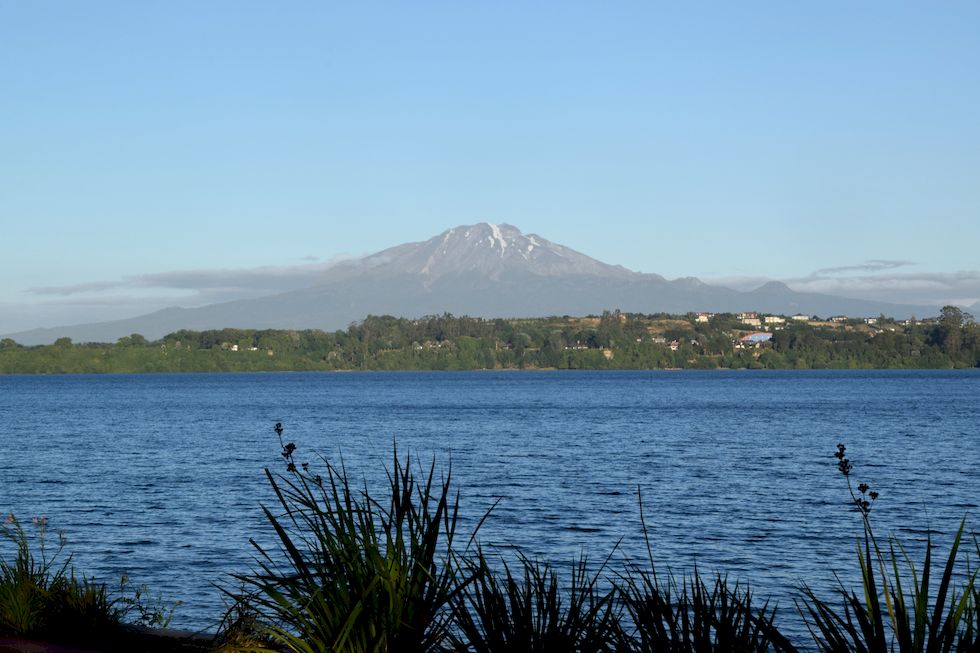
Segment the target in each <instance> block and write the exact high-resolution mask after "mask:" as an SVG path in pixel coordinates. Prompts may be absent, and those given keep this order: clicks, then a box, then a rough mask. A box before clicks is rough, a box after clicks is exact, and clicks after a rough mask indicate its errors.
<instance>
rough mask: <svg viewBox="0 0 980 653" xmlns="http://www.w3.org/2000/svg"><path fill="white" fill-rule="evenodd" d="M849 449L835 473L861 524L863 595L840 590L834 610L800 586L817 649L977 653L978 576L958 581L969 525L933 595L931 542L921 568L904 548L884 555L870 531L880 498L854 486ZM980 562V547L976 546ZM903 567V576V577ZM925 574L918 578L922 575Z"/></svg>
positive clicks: (891, 547)
mask: <svg viewBox="0 0 980 653" xmlns="http://www.w3.org/2000/svg"><path fill="white" fill-rule="evenodd" d="M845 451H846V448H845V447H844V445H843V444H839V445H837V453H836V454H835V456H836V457H837V460H838V463H837V466H838V469H839V470H840V472H841V473H842V474H843V475H844V477H845V478H846V479H847V488H848V491H849V493H850V495H851V499H852V502H853V503H854V505H855V507H856V508H857V510H858V511H859V512H860V514H861V518H862V521H863V524H864V543H863V547H861V546H860V545H859V549H858V550H859V554H860V555H859V556H858V561H859V563H860V566H861V585H862V590H863V591H862V595H861V596H859V595H857V594H855V593H854V592H853V591H849V590H847V589H846V588H844V587H843V585H841V586H840V587H839V588H838V590H837V593H838V594H839V597H840V598H841V599H842V603H843V604H842V608H841V609H835V608H834V607H833V606H832V605H831V604H830V603H829V602H826V601H824V600H822V599H820V598H818V597H817V596H816V595H815V594H814V592H813V591H812V590H811V589H810V588H809V587H808V586H806V585H804V586H803V588H802V589H803V594H804V603H803V605H802V606H801V607H800V612H801V614H803V616H804V618H805V619H807V626H808V628H809V629H810V632H811V634H812V635H813V639H814V642H815V643H816V645H817V647H818V649H819V650H820V651H824V652H826V653H830V652H832V651H833V652H838V651H857V652H861V653H863V652H865V651H867V652H869V653H878V652H881V653H884V652H885V651H899V652H900V653H933V652H935V653H940V652H942V653H946V652H948V651H951V650H955V651H978V650H980V639H978V637H980V622H978V613H977V607H978V600H980V591H978V590H980V588H978V584H977V572H976V571H972V572H971V571H967V573H966V577H965V579H964V581H963V585H962V587H956V586H955V585H954V583H953V577H954V570H955V568H956V564H957V558H958V555H959V550H960V545H961V542H962V538H963V533H964V530H965V527H966V522H965V520H964V521H963V522H961V523H960V527H959V529H958V530H957V532H956V535H955V537H954V539H953V544H952V546H951V547H950V552H949V555H948V556H947V558H946V563H945V565H944V568H943V573H942V576H941V577H940V579H939V585H938V587H937V589H936V594H935V597H934V598H933V597H932V595H931V580H932V554H933V544H932V538H931V537H930V538H929V539H928V540H927V542H926V552H925V560H924V561H923V564H922V566H921V567H919V568H917V567H916V565H915V563H914V562H913V560H912V558H911V557H910V556H909V555H908V554H907V553H906V551H905V549H904V548H903V547H902V545H901V543H900V542H898V541H897V540H895V539H894V538H889V542H888V553H887V554H885V553H883V552H882V550H881V548H880V547H879V545H878V541H877V538H876V537H875V533H874V529H873V528H872V525H871V519H870V516H871V509H872V507H873V505H874V503H875V501H876V500H877V498H878V493H877V492H874V491H871V489H870V487H869V486H868V485H867V484H865V483H862V484H860V485H859V486H858V487H857V492H855V491H854V487H853V485H852V484H851V475H850V474H851V471H852V470H853V465H852V464H851V462H850V460H849V459H848V458H847V457H846V456H845ZM977 552H978V556H980V545H978V547H977ZM903 568H904V572H903ZM919 569H921V578H920V576H919V573H920V572H919Z"/></svg>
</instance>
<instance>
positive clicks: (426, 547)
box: [237, 424, 482, 653]
mask: <svg viewBox="0 0 980 653" xmlns="http://www.w3.org/2000/svg"><path fill="white" fill-rule="evenodd" d="M276 433H277V435H278V436H279V438H280V444H281V446H282V455H283V458H284V460H285V463H286V473H285V474H275V473H272V472H271V471H269V470H266V476H267V478H268V481H269V483H270V485H271V487H272V489H273V491H274V493H275V496H276V499H277V502H278V506H277V509H276V510H272V509H270V508H268V507H264V508H263V511H264V514H265V517H266V519H267V521H268V523H269V525H270V526H271V527H272V529H273V531H274V533H275V535H276V540H277V546H276V548H274V549H267V548H265V547H263V546H261V545H259V544H258V543H256V542H255V541H254V540H253V541H252V544H253V546H254V547H255V549H256V551H257V556H256V569H255V570H254V573H252V574H245V575H240V576H237V579H238V580H239V581H240V582H242V583H243V584H244V585H245V587H246V592H247V598H248V600H249V601H250V602H251V603H252V604H253V605H254V606H255V608H256V609H257V611H258V612H259V614H260V615H261V618H260V620H259V623H258V624H257V627H258V630H259V632H260V633H261V634H264V635H267V636H268V637H270V638H271V639H272V640H273V641H274V642H275V643H276V644H277V645H279V646H281V647H283V648H284V649H285V650H288V651H297V652H303V653H314V652H317V653H325V652H327V651H330V652H332V653H345V652H350V653H367V652H384V651H397V652H399V653H401V652H404V653H428V652H430V651H438V650H440V649H441V648H442V647H444V646H445V645H446V644H447V642H448V641H449V639H450V633H451V630H452V627H453V626H452V625H453V623H454V620H455V619H454V618H455V615H454V612H455V608H454V605H455V604H456V603H455V598H456V597H457V596H458V595H459V593H460V592H461V591H462V590H463V588H464V587H465V585H466V583H467V582H468V579H467V576H466V574H465V572H464V571H463V570H462V567H461V566H460V564H459V562H458V560H457V555H456V551H455V549H454V546H455V534H456V526H457V519H458V513H459V496H458V493H457V494H455V495H453V494H452V491H451V472H447V473H446V476H445V478H444V479H442V480H441V481H437V480H436V472H435V463H434V461H433V464H432V466H431V467H430V468H429V470H428V473H427V474H426V473H424V472H423V473H421V474H420V477H421V480H417V479H416V476H415V473H414V472H413V461H412V460H411V457H409V456H406V458H405V460H404V462H403V461H401V460H400V459H399V457H398V453H397V450H396V451H394V453H393V462H392V466H391V469H389V470H388V474H387V476H388V488H387V493H386V496H384V497H383V500H379V499H378V498H376V496H372V495H371V493H370V492H369V489H368V487H367V485H366V483H365V486H364V488H363V489H362V490H356V489H355V486H354V485H353V483H352V482H351V480H350V479H349V478H348V476H347V472H346V470H345V469H344V467H343V466H342V465H341V466H340V467H335V466H333V465H332V464H330V463H329V462H328V461H325V460H324V461H323V463H324V465H325V471H324V475H322V476H321V475H319V474H314V473H313V472H311V471H310V468H309V465H308V464H302V465H297V463H296V460H295V455H294V454H295V451H296V446H295V445H294V444H293V443H286V442H284V441H283V438H282V425H281V424H276ZM481 523H482V522H481ZM477 528H479V526H477Z"/></svg>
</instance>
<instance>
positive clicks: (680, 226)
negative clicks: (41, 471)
mask: <svg viewBox="0 0 980 653" xmlns="http://www.w3.org/2000/svg"><path fill="white" fill-rule="evenodd" d="M978 116H980V3H977V2H973V1H971V2H936V3H923V2H895V1H890V2H861V3H848V2H821V3H777V2H768V3H762V2H759V3H754V2H742V3H722V2H718V3H712V2H703V3H666V2H635V3H634V2H626V1H623V2H615V3H609V2H574V1H563V2H534V3H528V2H425V1H419V2H386V3H381V2H357V3H334V2H309V3H306V2H287V3H268V2H261V3H260V2H246V1H235V2H221V1H209V2H206V3H201V2H179V1H175V2H165V3H164V2H139V3H134V2H118V3H116V2H109V1H99V2H87V3H80V2H53V1H52V2H49V1H41V2H20V1H19V0H0V333H10V332H14V331H17V330H22V329H28V328H34V327H43V326H56V325H62V324H74V323H79V322H90V321H102V320H106V319H115V318H121V317H130V316H134V315H139V314H143V313H147V312H149V311H151V310H155V309H158V308H162V307H165V306H172V305H182V306H193V305H201V304H204V303H210V302H213V301H221V300H224V299H230V298H237V297H239V296H241V295H242V293H245V292H275V291H278V290H285V289H290V288H293V287H296V286H297V285H298V284H303V283H307V282H308V280H309V279H310V278H315V275H316V273H317V272H318V271H320V270H322V269H323V268H324V267H326V266H328V265H329V264H330V262H331V261H336V260H338V259H342V258H346V257H352V256H361V255H365V254H368V253H372V252H376V251H378V250H381V249H384V248H386V247H390V246H394V245H398V244H401V243H404V242H411V241H420V240H425V239H427V238H430V237H432V236H434V235H436V234H438V233H440V232H442V231H444V230H445V229H448V228H450V227H454V226H457V225H463V224H473V223H477V222H498V223H499V222H506V223H509V224H512V225H515V226H517V227H519V228H520V229H521V230H522V231H524V232H525V233H537V234H539V235H541V236H543V237H545V238H548V239H550V240H552V241H555V242H558V243H561V244H564V245H566V246H569V247H572V248H574V249H577V250H579V251H581V252H583V253H585V254H588V255H589V256H592V257H595V258H597V259H600V260H602V261H605V262H608V263H614V264H621V265H623V266H625V267H627V268H630V269H633V270H639V271H643V272H655V273H658V274H662V275H664V276H666V277H668V278H675V277H687V276H696V277H699V278H701V279H703V280H705V281H709V282H716V283H723V284H726V285H729V286H731V287H737V288H740V289H748V288H751V287H754V286H756V285H760V284H761V283H763V282H765V281H767V280H771V279H777V280H782V281H786V282H787V283H789V284H790V285H791V287H793V288H795V289H798V290H810V291H819V292H828V293H832V294H844V295H849V296H856V297H866V298H874V299H883V300H887V301H905V302H914V303H928V304H934V305H937V306H940V305H943V304H946V303H959V304H961V305H964V306H966V305H969V304H972V303H973V302H976V301H978V300H980V260H978V259H980V257H978V254H977V252H978V251H980V119H978Z"/></svg>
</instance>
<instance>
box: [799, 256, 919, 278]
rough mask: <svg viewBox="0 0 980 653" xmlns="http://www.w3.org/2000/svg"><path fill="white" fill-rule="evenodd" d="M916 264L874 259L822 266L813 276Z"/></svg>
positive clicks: (888, 268)
mask: <svg viewBox="0 0 980 653" xmlns="http://www.w3.org/2000/svg"><path fill="white" fill-rule="evenodd" d="M907 265H915V262H914V261H889V260H886V259H872V260H870V261H865V262H864V263H859V264H857V265H844V266H840V267H836V268H822V269H820V270H817V271H816V272H814V273H813V274H812V275H811V276H813V277H822V276H826V275H828V274H845V273H848V272H879V271H881V270H894V269H895V268H901V267H905V266H907Z"/></svg>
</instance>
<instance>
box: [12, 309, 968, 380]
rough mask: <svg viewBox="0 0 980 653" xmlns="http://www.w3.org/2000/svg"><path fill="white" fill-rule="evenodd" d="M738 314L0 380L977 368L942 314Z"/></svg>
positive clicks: (351, 344)
mask: <svg viewBox="0 0 980 653" xmlns="http://www.w3.org/2000/svg"><path fill="white" fill-rule="evenodd" d="M835 319H836V321H822V320H818V319H802V318H800V317H799V316H798V319H792V318H788V317H779V316H755V315H754V314H753V315H741V316H736V315H733V314H728V313H725V314H718V315H706V314H700V315H696V314H687V315H681V316H677V315H673V316H672V315H663V314H660V315H638V314H627V313H620V312H618V311H617V312H606V313H604V314H603V315H602V316H593V317H583V318H573V317H567V316H566V317H555V318H540V319H527V320H513V319H512V320H505V319H495V320H487V319H479V318H470V317H453V316H451V315H442V316H434V317H427V318H423V319H419V320H408V319H401V318H394V317H389V316H381V317H376V316H371V317H368V318H367V319H365V320H364V321H363V322H361V323H359V324H356V325H353V326H351V327H350V328H348V329H346V330H342V331H335V332H324V331H318V330H249V329H222V330H212V331H178V332H175V333H171V334H169V335H167V336H165V337H164V338H162V339H160V340H156V341H152V342H151V341H148V340H147V339H145V338H143V337H142V336H140V335H139V334H133V335H131V336H127V337H125V338H120V339H119V341H118V342H116V343H114V344H76V343H72V342H71V340H69V339H68V338H62V339H61V340H58V341H57V342H56V343H54V344H52V345H43V346H35V347H24V346H21V345H19V344H17V343H16V342H14V341H13V340H10V339H6V340H3V341H0V373H4V374H75V373H133V372H228V371H242V372H244V371H276V370H279V371H285V370H297V371H298V370H324V371H329V370H474V369H545V368H557V369H671V368H692V369H715V368H731V369H740V368H756V369H759V368H766V369H783V368H797V369H808V368H950V367H978V366H980V326H978V325H977V324H976V323H975V322H974V321H973V319H972V317H971V316H970V315H968V314H966V313H964V312H962V311H961V310H960V309H958V308H955V307H951V306H947V307H946V308H944V309H943V311H942V314H941V315H940V317H939V318H937V319H934V320H925V321H922V322H914V321H903V322H897V321H894V320H889V319H887V318H884V317H880V318H878V319H876V320H861V319H846V318H843V317H841V318H835Z"/></svg>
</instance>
